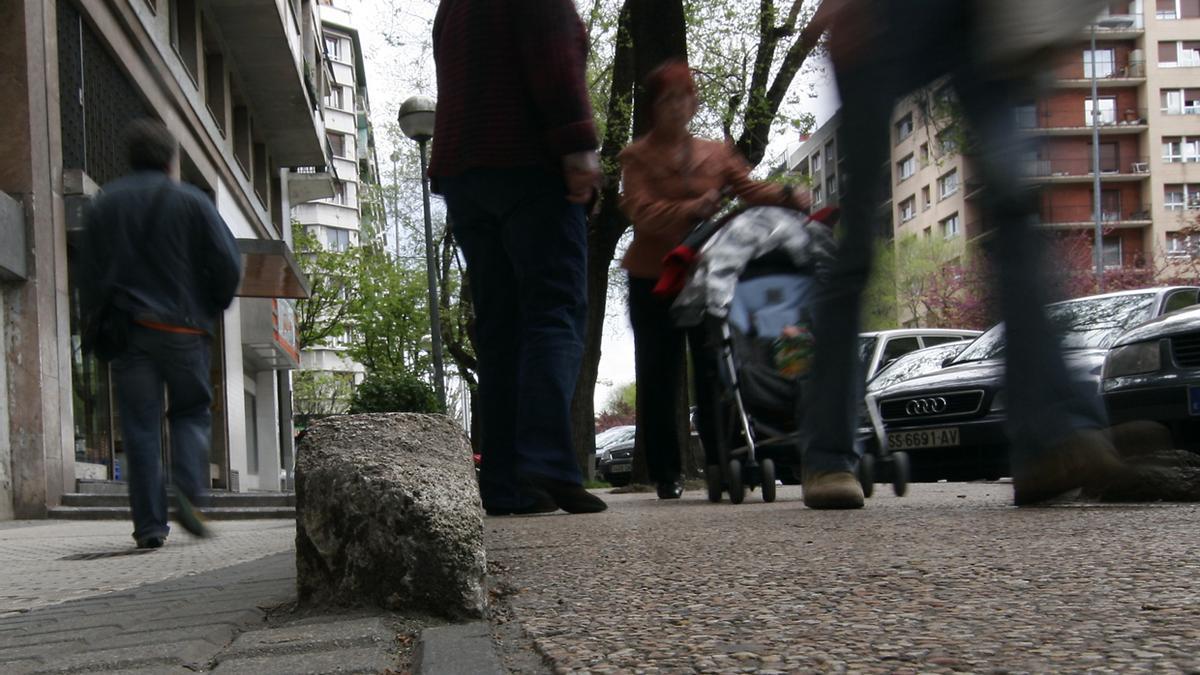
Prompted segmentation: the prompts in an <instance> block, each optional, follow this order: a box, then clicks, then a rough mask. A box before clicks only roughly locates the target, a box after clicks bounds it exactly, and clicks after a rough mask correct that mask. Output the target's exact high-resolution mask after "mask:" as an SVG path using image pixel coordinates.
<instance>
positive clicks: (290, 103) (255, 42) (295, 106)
mask: <svg viewBox="0 0 1200 675" xmlns="http://www.w3.org/2000/svg"><path fill="white" fill-rule="evenodd" d="M208 9H209V15H210V16H211V17H212V19H213V22H214V23H215V24H217V27H218V28H219V29H220V33H221V36H222V37H223V38H224V41H225V44H226V45H227V47H228V50H229V53H230V56H232V59H231V61H232V62H233V63H236V64H237V68H236V70H237V75H238V78H239V80H240V81H241V84H242V85H244V86H242V87H241V89H242V91H243V92H244V93H245V95H246V98H248V99H249V102H250V107H251V109H252V110H253V111H254V115H255V117H256V118H257V119H256V121H257V124H255V128H256V130H258V131H259V132H260V133H261V134H262V136H263V140H265V141H266V143H267V146H268V147H269V148H270V149H271V154H272V155H273V156H274V158H275V160H276V161H277V162H278V163H279V164H280V165H282V166H313V165H321V164H324V163H325V161H326V159H327V158H326V156H325V147H324V146H325V143H324V137H325V130H324V128H323V127H322V125H321V122H320V120H319V119H318V117H317V116H316V114H315V112H314V111H313V109H312V106H311V105H309V84H308V83H307V82H306V79H307V77H306V75H305V73H304V66H303V64H302V61H303V59H302V57H301V56H300V54H299V51H298V49H299V47H298V44H299V36H298V35H297V34H296V33H295V31H293V30H292V28H291V26H292V23H293V22H292V19H291V17H289V16H287V15H286V13H285V12H286V10H285V9H284V5H283V4H281V3H279V2H277V1H276V0H210V2H208Z"/></svg>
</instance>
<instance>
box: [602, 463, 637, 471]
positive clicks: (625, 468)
mask: <svg viewBox="0 0 1200 675" xmlns="http://www.w3.org/2000/svg"><path fill="white" fill-rule="evenodd" d="M631 471H633V465H632V464H613V465H612V466H610V467H608V472H609V473H629V472H631Z"/></svg>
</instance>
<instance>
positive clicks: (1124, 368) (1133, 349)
mask: <svg viewBox="0 0 1200 675" xmlns="http://www.w3.org/2000/svg"><path fill="white" fill-rule="evenodd" d="M1160 367H1162V349H1160V348H1159V346H1158V342H1157V341H1154V342H1137V343H1135V344H1131V345H1125V346H1124V347H1117V348H1116V349H1114V350H1112V351H1111V352H1109V353H1108V358H1106V359H1104V379H1108V378H1110V377H1122V376H1124V375H1136V374H1138V373H1152V372H1154V371H1156V370H1158V369H1159V368H1160Z"/></svg>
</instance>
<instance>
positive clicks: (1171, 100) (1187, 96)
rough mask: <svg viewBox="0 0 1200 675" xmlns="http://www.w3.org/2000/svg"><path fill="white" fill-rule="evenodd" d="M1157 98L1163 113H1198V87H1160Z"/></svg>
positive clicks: (1199, 96) (1199, 108)
mask: <svg viewBox="0 0 1200 675" xmlns="http://www.w3.org/2000/svg"><path fill="white" fill-rule="evenodd" d="M1159 100H1160V102H1161V103H1162V112H1163V114H1165V115H1200V89H1161V90H1159Z"/></svg>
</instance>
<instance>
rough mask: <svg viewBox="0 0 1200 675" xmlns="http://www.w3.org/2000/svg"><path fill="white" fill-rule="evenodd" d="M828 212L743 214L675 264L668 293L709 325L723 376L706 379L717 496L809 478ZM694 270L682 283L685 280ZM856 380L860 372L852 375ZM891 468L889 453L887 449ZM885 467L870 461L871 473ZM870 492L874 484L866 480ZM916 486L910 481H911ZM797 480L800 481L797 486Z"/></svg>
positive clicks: (676, 313)
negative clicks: (811, 378)
mask: <svg viewBox="0 0 1200 675" xmlns="http://www.w3.org/2000/svg"><path fill="white" fill-rule="evenodd" d="M833 215H834V214H833V213H832V212H830V211H824V212H821V213H818V214H814V215H813V216H812V217H810V216H808V215H805V214H803V213H801V212H799V211H794V210H791V209H786V208H781V207H770V206H760V207H753V208H748V209H743V210H736V211H733V212H731V213H729V214H727V215H725V216H723V217H720V218H718V219H714V221H710V222H709V223H705V224H702V225H701V226H700V227H698V228H697V229H696V231H695V232H694V233H693V235H692V236H690V237H689V238H688V239H687V240H685V242H684V243H683V245H682V246H681V247H680V248H679V249H676V251H675V252H673V253H672V256H669V259H668V262H667V268H668V270H672V269H673V270H674V271H675V272H676V274H664V277H663V278H664V283H663V284H662V285H661V291H662V292H664V293H667V292H670V291H671V290H673V289H671V288H669V286H670V285H671V283H672V282H674V283H675V284H676V285H678V284H679V283H680V282H681V281H682V289H681V290H679V296H678V298H677V299H676V301H675V303H674V305H673V306H672V318H673V319H674V320H675V322H676V324H677V325H680V326H697V325H702V326H704V330H705V333H706V340H705V345H706V347H707V349H709V350H710V353H709V354H708V355H707V356H708V358H705V359H700V360H698V361H699V362H702V363H706V364H707V366H708V367H710V368H712V369H714V370H715V372H714V373H710V377H708V378H703V379H707V380H708V381H710V382H713V383H714V386H713V389H714V391H710V392H697V396H709V397H711V401H712V404H711V406H708V407H709V410H710V411H711V416H712V418H713V419H712V420H710V421H709V423H710V424H712V425H713V431H712V434H711V435H712V437H713V438H715V439H716V445H717V447H716V448H705V455H706V459H707V464H708V466H707V469H706V471H705V474H706V480H707V484H708V497H709V499H710V500H711V501H714V502H717V501H720V499H721V495H722V493H723V492H725V491H728V493H729V499H730V501H731V502H733V503H735V504H738V503H741V502H742V501H743V500H744V499H745V492H746V489H747V488H750V489H753V488H755V487H761V490H762V497H763V501H766V502H772V501H774V500H775V486H776V483H775V481H776V479H777V478H785V479H787V478H791V479H799V474H800V461H799V455H800V453H799V444H800V437H799V424H798V422H799V420H800V419H801V416H802V415H803V412H804V411H803V405H802V400H803V398H804V394H805V391H804V387H805V385H806V383H807V375H808V372H809V369H810V366H811V358H812V353H813V346H814V343H813V338H812V332H811V326H812V322H813V320H814V317H813V316H812V314H811V308H812V307H813V306H814V304H815V303H814V302H813V300H814V294H815V293H816V289H817V286H818V284H819V281H820V279H821V277H822V274H823V273H824V272H825V270H827V269H828V265H829V263H830V261H831V260H832V255H833V248H834V246H833V238H832V234H831V231H830V229H829V226H828V225H826V224H825V222H823V221H825V220H830V219H831V218H832V216H833ZM684 266H686V267H687V268H688V269H687V272H686V274H685V275H684V276H683V278H682V279H681V278H680V276H679V275H678V272H679V271H680V270H681V269H682V268H683V267H684ZM847 376H848V377H850V376H852V374H849V373H848V374H847ZM876 452H879V453H881V456H880V457H877V458H872V459H874V460H880V461H883V462H887V461H888V457H887V455H886V452H887V451H886V449H878V450H876ZM875 463H876V462H875V461H871V460H867V461H864V462H863V465H864V467H869V466H871V465H873V464H875ZM860 479H861V480H863V481H864V483H865V485H864V488H865V489H864V492H868V493H869V491H870V490H869V488H868V485H869V484H870V483H873V480H874V479H873V476H870V475H861V474H860ZM905 480H906V479H905ZM789 482H790V481H789Z"/></svg>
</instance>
